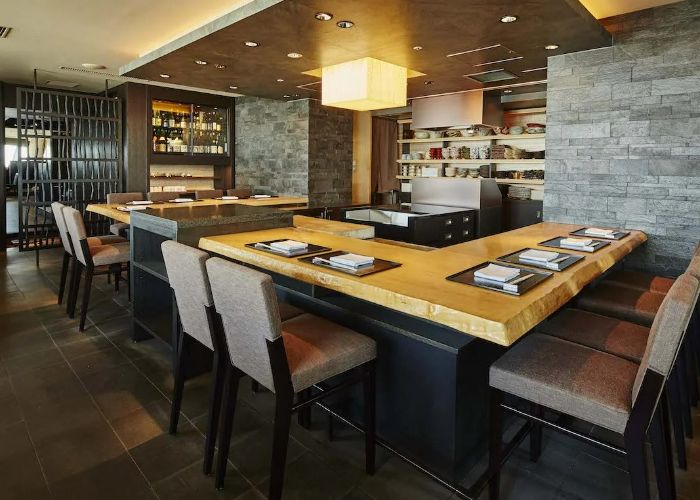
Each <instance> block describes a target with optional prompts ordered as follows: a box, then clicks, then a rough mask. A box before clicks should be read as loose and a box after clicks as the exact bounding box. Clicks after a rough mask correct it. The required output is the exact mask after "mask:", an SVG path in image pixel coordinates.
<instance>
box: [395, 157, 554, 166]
mask: <svg viewBox="0 0 700 500" xmlns="http://www.w3.org/2000/svg"><path fill="white" fill-rule="evenodd" d="M396 162H397V163H409V164H411V163H418V164H443V163H463V164H468V165H486V164H489V163H491V164H533V163H534V164H544V158H534V159H533V158H530V159H523V160H506V159H502V160H499V159H484V160H473V159H438V160H396Z"/></svg>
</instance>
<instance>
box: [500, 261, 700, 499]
mask: <svg viewBox="0 0 700 500" xmlns="http://www.w3.org/2000/svg"><path fill="white" fill-rule="evenodd" d="M698 291H699V285H698V280H697V279H696V278H695V277H693V276H691V275H690V274H684V275H682V276H681V277H679V278H678V279H677V280H676V282H675V283H674V285H673V287H672V288H671V290H670V291H669V293H668V294H667V295H666V298H665V300H664V303H663V304H662V306H661V308H660V310H659V314H658V315H657V318H656V319H655V321H654V324H653V325H652V328H651V330H650V332H649V338H648V342H647V346H646V349H645V351H644V355H643V356H642V361H641V364H640V365H636V364H635V363H632V362H630V361H628V360H626V359H622V358H620V357H617V356H613V355H611V354H608V353H606V352H601V351H597V350H595V349H591V348H589V347H586V346H582V345H578V344H574V343H572V342H569V341H567V340H562V339H560V338H556V337H553V336H551V335H543V334H539V333H534V334H532V335H529V336H528V337H526V338H525V339H523V340H522V341H521V342H519V343H518V344H516V345H515V346H514V347H512V348H511V349H510V350H509V351H508V352H506V353H505V354H504V355H503V356H502V357H501V358H500V359H498V360H497V361H496V362H495V363H494V364H493V365H491V369H490V372H489V381H490V386H491V404H490V408H491V417H490V418H491V432H490V452H489V469H490V471H489V472H490V478H491V479H490V483H489V496H490V498H491V500H496V499H498V498H499V479H500V468H501V465H502V456H503V450H502V430H503V429H502V424H503V412H504V411H509V412H513V413H515V414H516V415H519V416H521V417H524V418H526V419H527V420H528V421H529V422H535V431H536V432H539V431H538V429H541V426H542V425H546V426H547V427H551V428H554V429H557V430H560V431H563V432H566V433H567V434H569V435H571V436H573V437H577V438H579V439H584V440H586V441H588V442H589V443H591V444H598V445H600V446H604V447H606V448H607V449H610V450H614V451H617V452H619V453H622V454H624V455H626V457H627V462H628V465H629V473H630V480H631V484H632V494H633V498H634V499H635V500H646V499H648V498H649V487H648V476H647V470H646V462H645V457H644V451H645V434H646V431H647V428H648V427H649V425H650V424H651V428H650V431H651V436H652V446H653V447H654V449H655V453H654V459H655V460H654V462H655V467H656V469H657V478H658V481H659V493H660V496H661V498H672V497H673V496H674V495H675V485H674V483H673V481H672V474H673V469H672V468H671V467H670V464H669V456H670V455H669V449H668V436H667V433H666V430H667V429H668V427H667V426H666V425H665V424H664V422H663V421H662V420H663V418H664V416H665V415H666V412H665V408H664V405H665V402H664V399H661V400H660V402H661V408H660V410H661V411H659V412H657V411H656V407H657V402H658V401H659V398H660V395H661V393H662V390H663V388H664V383H665V379H666V377H667V376H668V374H669V372H670V370H671V367H672V366H673V363H674V361H675V358H676V355H677V351H678V348H679V346H680V343H681V341H682V340H683V335H684V333H685V331H686V328H687V327H688V323H689V322H690V316H691V314H692V311H693V307H694V306H695V303H696V302H697V299H698ZM505 394H511V395H513V396H517V397H518V398H521V399H523V400H525V401H528V402H530V404H531V405H533V406H534V407H535V408H541V407H545V408H548V409H550V410H553V411H556V412H560V413H563V414H566V415H570V416H572V417H575V418H578V419H581V420H584V421H586V422H589V423H591V424H593V425H597V426H600V427H603V428H606V429H608V430H610V431H613V432H614V433H616V434H618V435H619V436H620V437H621V438H622V439H623V441H624V447H623V448H618V447H616V446H614V445H611V444H608V443H604V442H602V441H597V440H595V439H593V438H591V437H590V436H582V435H580V434H577V433H576V432H575V431H573V430H570V429H567V428H564V427H560V426H558V425H556V424H554V423H552V422H550V421H548V420H546V419H544V418H542V417H541V416H540V415H541V413H540V412H539V411H534V412H532V413H528V412H527V411H523V410H520V409H518V408H515V407H513V406H509V405H507V404H506V403H505V402H504V395H505ZM533 413H534V415H533ZM531 439H532V437H531ZM539 442H540V441H539V440H538V439H533V440H532V441H531V446H532V445H533V443H534V445H535V446H537V445H538V443H539ZM531 452H532V451H531ZM538 454H539V453H538V450H535V453H534V456H535V457H536V456H537V455H538Z"/></svg>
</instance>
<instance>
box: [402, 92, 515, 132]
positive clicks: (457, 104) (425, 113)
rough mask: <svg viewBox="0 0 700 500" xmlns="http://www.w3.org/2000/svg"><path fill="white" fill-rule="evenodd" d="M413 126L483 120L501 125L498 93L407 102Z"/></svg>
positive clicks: (436, 125) (420, 126)
mask: <svg viewBox="0 0 700 500" xmlns="http://www.w3.org/2000/svg"><path fill="white" fill-rule="evenodd" d="M411 108H412V119H413V124H412V125H411V128H413V129H423V128H444V127H455V126H460V125H474V124H479V123H486V124H488V125H501V123H502V121H503V108H502V106H501V101H500V98H499V95H498V92H482V91H473V92H462V93H460V94H450V95H443V96H437V97H424V98H420V99H414V100H413V101H411Z"/></svg>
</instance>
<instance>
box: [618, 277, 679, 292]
mask: <svg viewBox="0 0 700 500" xmlns="http://www.w3.org/2000/svg"><path fill="white" fill-rule="evenodd" d="M675 281H676V280H674V279H673V278H666V277H665V276H655V275H653V274H649V273H642V272H639V271H617V272H614V273H612V274H611V275H610V277H608V278H605V282H606V283H612V284H614V285H618V286H624V287H627V288H634V289H636V290H647V291H650V292H656V293H663V294H666V293H668V291H669V290H670V289H671V287H672V286H673V283H674V282H675Z"/></svg>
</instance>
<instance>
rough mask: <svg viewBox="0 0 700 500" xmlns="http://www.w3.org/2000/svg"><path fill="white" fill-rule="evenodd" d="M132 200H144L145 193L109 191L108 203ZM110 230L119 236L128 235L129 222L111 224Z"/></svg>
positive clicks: (115, 203)
mask: <svg viewBox="0 0 700 500" xmlns="http://www.w3.org/2000/svg"><path fill="white" fill-rule="evenodd" d="M131 201H143V193H137V192H134V193H107V203H109V204H110V205H123V204H125V203H129V202H131ZM109 232H110V233H112V234H116V235H117V236H124V237H126V235H127V233H128V232H129V224H127V223H126V222H115V223H114V224H111V225H110V226H109Z"/></svg>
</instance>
